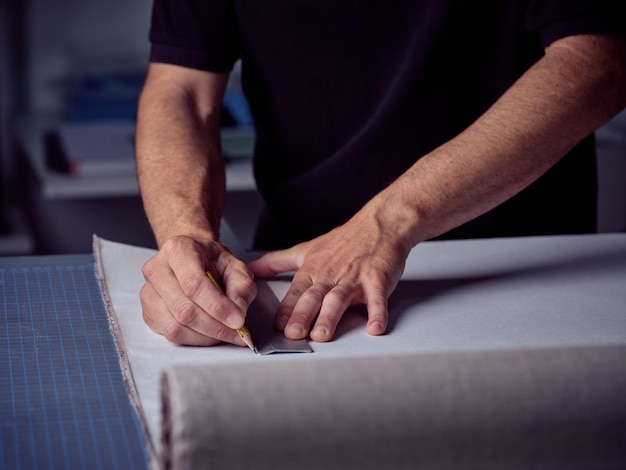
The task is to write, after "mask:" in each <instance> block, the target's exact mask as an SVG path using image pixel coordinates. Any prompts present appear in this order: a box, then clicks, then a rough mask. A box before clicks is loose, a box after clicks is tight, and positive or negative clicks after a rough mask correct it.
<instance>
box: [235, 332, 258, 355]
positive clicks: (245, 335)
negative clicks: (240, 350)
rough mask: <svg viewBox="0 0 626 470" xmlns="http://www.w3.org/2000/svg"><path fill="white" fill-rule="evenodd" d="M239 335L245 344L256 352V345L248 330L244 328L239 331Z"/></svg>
mask: <svg viewBox="0 0 626 470" xmlns="http://www.w3.org/2000/svg"><path fill="white" fill-rule="evenodd" d="M237 333H238V334H239V337H240V338H241V339H242V340H243V342H244V343H246V345H247V346H248V347H249V348H250V349H252V350H253V351H254V350H255V349H254V343H253V342H252V338H251V336H250V332H249V331H248V328H246V327H245V326H242V327H241V328H239V329H237Z"/></svg>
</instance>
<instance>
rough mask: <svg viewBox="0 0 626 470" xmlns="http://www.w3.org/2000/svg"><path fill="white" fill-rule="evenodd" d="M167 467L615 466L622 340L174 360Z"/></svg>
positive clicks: (622, 445) (624, 363)
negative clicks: (246, 360)
mask: <svg viewBox="0 0 626 470" xmlns="http://www.w3.org/2000/svg"><path fill="white" fill-rule="evenodd" d="M162 385H163V387H162V395H163V409H164V415H163V459H164V462H165V463H166V467H167V468H174V469H194V470H197V469H204V468H207V469H223V468H224V469H272V470H277V469H304V470H306V469H342V470H345V469H359V470H363V469H365V470H366V469H382V468H384V469H403V468H406V469H409V468H410V469H415V468H424V469H454V470H459V469H465V468H469V469H524V470H531V469H550V470H554V469H561V468H562V469H568V470H576V469H584V470H589V469H609V470H610V469H615V470H617V469H623V468H626V346H598V347H581V348H559V349H544V350H519V351H490V352H473V353H466V354H464V353H448V354H414V355H407V356H400V357H378V358H356V359H336V360H311V361H291V360H289V361H274V362H269V361H268V362H263V363H254V364H239V365H208V366H189V367H183V366H180V367H174V368H171V369H169V370H167V371H166V372H165V373H164V375H163V378H162Z"/></svg>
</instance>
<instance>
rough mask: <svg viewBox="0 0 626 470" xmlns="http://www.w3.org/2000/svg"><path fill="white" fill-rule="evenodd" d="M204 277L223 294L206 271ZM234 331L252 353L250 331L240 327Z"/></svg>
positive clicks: (252, 345) (220, 287) (222, 290)
mask: <svg viewBox="0 0 626 470" xmlns="http://www.w3.org/2000/svg"><path fill="white" fill-rule="evenodd" d="M206 275H207V276H208V277H209V279H211V282H212V283H213V285H214V286H215V287H217V289H218V290H219V291H220V292H221V293H222V294H223V293H224V289H222V286H220V285H219V284H218V283H217V281H216V280H215V278H214V277H213V276H212V275H211V273H210V272H209V271H207V272H206ZM235 331H236V332H237V334H238V335H239V337H240V338H241V339H242V340H243V342H244V343H246V345H247V346H248V347H249V348H250V349H252V350H253V351H254V343H253V342H252V336H251V335H250V331H248V328H246V327H245V326H242V327H241V328H237V329H236V330H235Z"/></svg>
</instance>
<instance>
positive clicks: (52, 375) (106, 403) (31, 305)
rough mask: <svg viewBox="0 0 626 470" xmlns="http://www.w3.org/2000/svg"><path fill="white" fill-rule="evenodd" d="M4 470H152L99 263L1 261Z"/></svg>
mask: <svg viewBox="0 0 626 470" xmlns="http://www.w3.org/2000/svg"><path fill="white" fill-rule="evenodd" d="M0 390H1V391H2V399H1V400H0V442H1V444H0V469H20V468H23V469H38V468H71V469H139V468H146V466H147V458H146V455H145V448H144V441H143V437H142V434H141V430H140V428H139V424H138V421H137V418H136V415H135V413H134V410H133V408H132V406H131V403H130V400H129V398H128V394H127V393H126V388H125V384H124V379H123V376H122V372H121V369H120V365H119V355H118V353H117V350H116V347H115V343H114V341H113V337H112V335H111V332H110V330H109V320H108V315H107V313H106V309H105V306H104V303H103V300H102V296H101V293H100V289H99V286H98V283H97V280H96V277H95V273H94V261H93V256H92V255H63V256H61V255H55V256H38V257H28V256H26V257H14V258H0Z"/></svg>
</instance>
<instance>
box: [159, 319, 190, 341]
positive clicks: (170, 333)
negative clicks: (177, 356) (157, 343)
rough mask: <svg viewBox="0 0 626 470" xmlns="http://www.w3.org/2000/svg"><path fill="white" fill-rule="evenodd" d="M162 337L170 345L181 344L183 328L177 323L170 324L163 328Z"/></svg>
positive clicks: (183, 335)
mask: <svg viewBox="0 0 626 470" xmlns="http://www.w3.org/2000/svg"><path fill="white" fill-rule="evenodd" d="M163 336H164V337H165V339H167V340H168V341H169V342H171V343H174V344H182V343H183V342H184V338H185V327H184V326H183V325H181V324H179V323H176V322H170V323H168V324H167V325H166V327H165V328H164V330H163Z"/></svg>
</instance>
